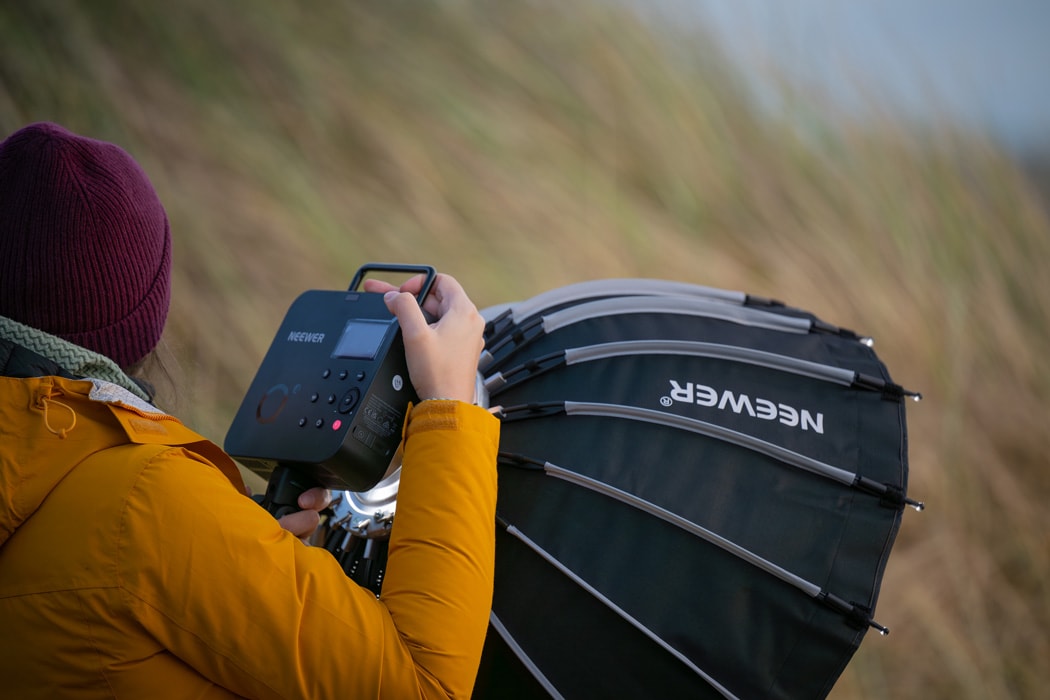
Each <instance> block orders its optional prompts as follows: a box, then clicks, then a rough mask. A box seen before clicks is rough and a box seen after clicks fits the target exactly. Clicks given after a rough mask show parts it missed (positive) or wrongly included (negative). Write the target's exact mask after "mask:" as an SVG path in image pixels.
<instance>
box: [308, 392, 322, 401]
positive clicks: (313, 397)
mask: <svg viewBox="0 0 1050 700" xmlns="http://www.w3.org/2000/svg"><path fill="white" fill-rule="evenodd" d="M319 398H321V397H320V395H318V393H317V392H316V391H315V392H313V393H312V394H310V403H317V399H319Z"/></svg>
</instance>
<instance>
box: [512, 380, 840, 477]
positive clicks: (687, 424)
mask: <svg viewBox="0 0 1050 700" xmlns="http://www.w3.org/2000/svg"><path fill="white" fill-rule="evenodd" d="M564 406H565V414H566V415H570V416H571V415H581V416H611V417H613V418H623V419H625V420H637V421H643V422H646V423H654V424H656V425H664V426H668V427H672V428H678V429H680V430H686V431H688V432H691V433H697V434H699V435H705V436H707V437H711V438H715V439H717V440H722V441H724V442H728V443H731V444H733V445H737V446H739V447H744V448H747V449H749V450H752V451H754V452H758V453H760V454H764V455H766V456H767V457H772V458H773V459H776V460H777V461H779V462H783V463H784V464H787V465H789V466H792V467H796V468H798V469H802V470H804V471H807V472H810V473H812V474H817V475H818V476H823V477H825V478H828V479H831V480H832V481H837V482H839V483H840V484H843V485H845V486H850V487H852V486H855V485H857V481H858V477H857V475H856V474H854V473H853V472H850V471H847V470H845V469H842V468H840V467H836V466H833V465H831V464H828V463H827V462H821V461H820V460H816V459H813V458H812V457H807V456H806V455H803V454H799V453H798V452H794V451H792V450H788V449H786V448H783V447H780V446H779V445H774V444H773V443H771V442H766V441H765V440H759V439H758V438H756V437H752V436H750V435H747V434H746V433H741V432H738V431H736V430H730V429H729V428H723V427H722V426H719V425H715V424H714V423H708V422H706V421H701V420H696V419H695V418H686V417H684V416H677V415H675V414H673V413H664V412H662V411H653V410H651V409H648V408H638V407H636V406H620V405H614V404H607V403H589V402H585V401H565V402H564ZM511 410H513V409H507V411H508V412H510V411H511Z"/></svg>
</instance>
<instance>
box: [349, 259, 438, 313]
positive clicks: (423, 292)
mask: <svg viewBox="0 0 1050 700" xmlns="http://www.w3.org/2000/svg"><path fill="white" fill-rule="evenodd" d="M368 272H402V273H413V272H415V273H419V274H424V275H426V277H425V278H424V279H423V286H422V287H420V288H419V294H418V296H416V301H418V302H419V305H420V306H423V302H424V301H425V300H426V298H427V294H429V293H430V288H431V287H432V286H434V280H435V279H436V278H437V270H436V269H434V268H433V267H432V266H430V265H403V264H401V263H365V264H364V265H362V266H361V267H359V268H358V270H357V272H356V273H354V278H353V279H352V280H350V287H349V288H348V289H349V291H351V292H356V291H357V288H358V287H359V286H360V285H361V283H362V282H363V281H364V279H365V277H366V276H367V273H368Z"/></svg>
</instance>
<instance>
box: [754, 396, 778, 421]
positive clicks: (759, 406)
mask: <svg viewBox="0 0 1050 700" xmlns="http://www.w3.org/2000/svg"><path fill="white" fill-rule="evenodd" d="M755 415H756V417H758V418H761V419H762V420H776V418H777V406H776V404H775V403H773V402H772V401H770V400H768V399H755Z"/></svg>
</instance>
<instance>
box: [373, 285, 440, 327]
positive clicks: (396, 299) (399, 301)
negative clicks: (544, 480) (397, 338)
mask: <svg viewBox="0 0 1050 700" xmlns="http://www.w3.org/2000/svg"><path fill="white" fill-rule="evenodd" d="M383 301H385V302H386V307H387V308H388V309H390V313H392V314H394V315H395V316H397V320H398V323H400V324H401V332H402V334H404V335H407V336H412V335H416V334H418V333H419V332H420V331H421V330H423V329H424V328H426V327H427V326H428V325H429V324H427V321H426V319H425V318H424V317H423V311H422V310H421V309H420V308H419V303H418V302H417V301H416V298H415V297H414V296H412V295H411V294H409V293H408V292H398V291H394V290H391V291H389V292H387V293H386V294H384V295H383Z"/></svg>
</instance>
